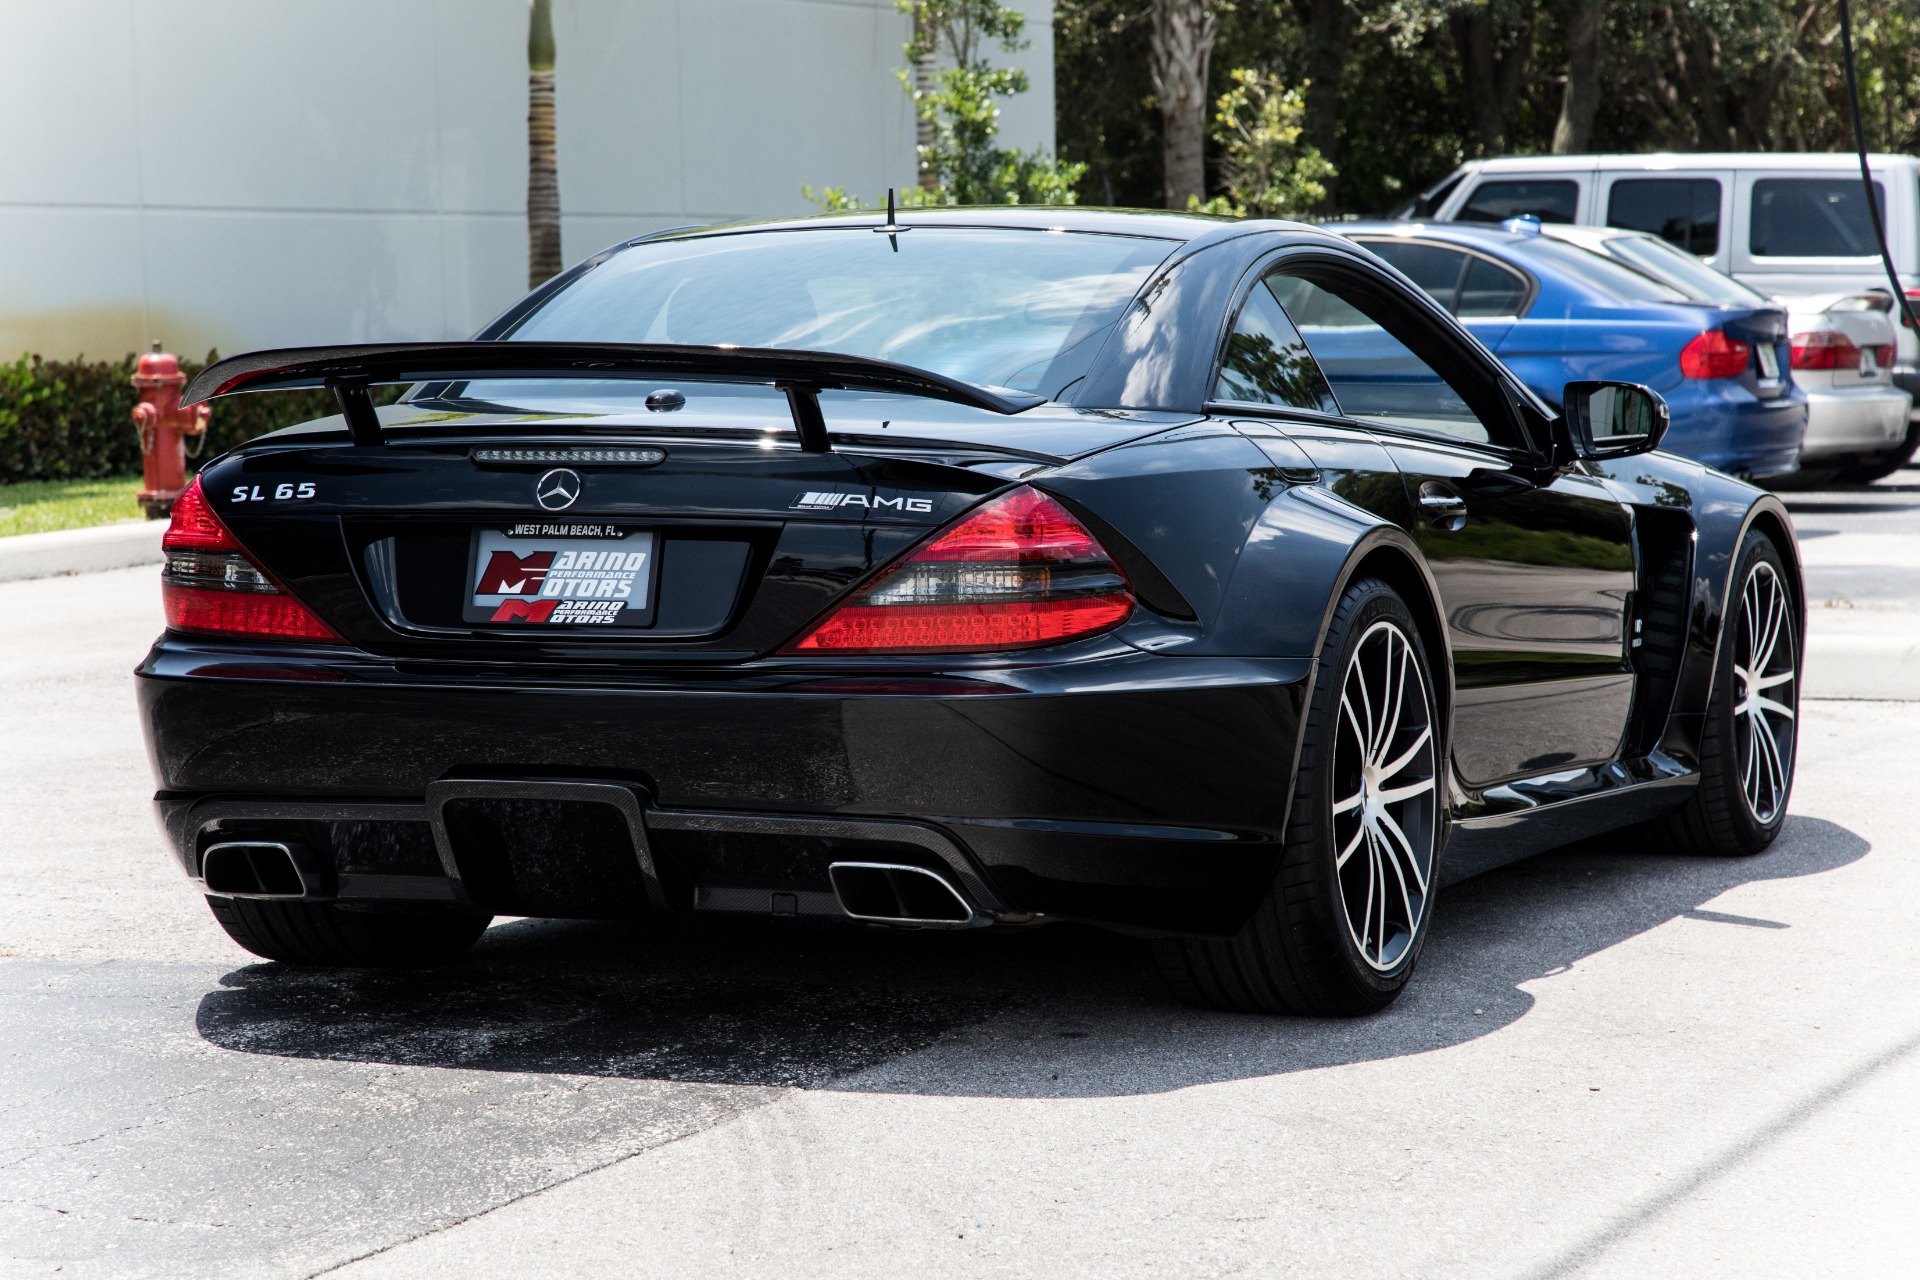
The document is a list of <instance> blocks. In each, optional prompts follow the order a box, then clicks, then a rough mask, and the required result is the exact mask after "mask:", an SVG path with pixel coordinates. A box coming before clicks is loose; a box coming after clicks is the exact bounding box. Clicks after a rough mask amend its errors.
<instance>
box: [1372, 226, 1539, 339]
mask: <svg viewBox="0 0 1920 1280" xmlns="http://www.w3.org/2000/svg"><path fill="white" fill-rule="evenodd" d="M1360 243H1362V244H1364V245H1366V246H1367V248H1369V249H1371V250H1373V251H1374V252H1375V253H1377V254H1379V255H1380V256H1381V257H1383V258H1385V259H1386V260H1387V261H1388V262H1391V263H1392V264H1393V265H1394V266H1396V267H1398V268H1400V270H1401V272H1402V273H1403V274H1405V275H1406V277H1407V278H1408V279H1410V280H1412V281H1413V282H1414V283H1415V284H1417V285H1419V286H1420V287H1421V288H1422V289H1424V290H1426V293H1427V296H1428V297H1430V298H1432V299H1433V300H1434V301H1435V302H1437V303H1439V304H1440V305H1441V306H1443V307H1445V308H1446V309H1447V310H1449V311H1451V312H1453V314H1455V315H1457V316H1460V317H1461V318H1463V319H1468V320H1475V319H1485V318H1487V317H1490V316H1514V315H1519V314H1520V308H1521V307H1523V306H1525V305H1526V301H1527V294H1528V293H1529V292H1530V290H1529V288H1528V285H1527V278H1526V277H1525V276H1523V275H1521V274H1520V273H1519V272H1518V271H1515V270H1513V269H1512V268H1510V267H1503V266H1501V265H1500V264H1499V263H1497V262H1490V261H1488V260H1487V259H1485V258H1482V257H1480V256H1478V255H1477V254H1471V253H1465V252H1463V251H1461V250H1459V249H1449V248H1446V247H1445V246H1443V245H1437V244H1426V243H1422V242H1421V241H1418V240H1363V241H1361V242H1360Z"/></svg>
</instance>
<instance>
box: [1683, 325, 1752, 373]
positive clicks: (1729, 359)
mask: <svg viewBox="0 0 1920 1280" xmlns="http://www.w3.org/2000/svg"><path fill="white" fill-rule="evenodd" d="M1752 359H1753V348H1752V347H1751V346H1749V345H1748V344H1747V343H1744V342H1742V341H1740V340H1739V339H1738V338H1729V337H1728V336H1727V335H1726V334H1724V333H1722V332H1721V331H1720V330H1718V329H1708V330H1707V331H1706V332H1704V333H1702V334H1700V335H1699V336H1698V337H1696V338H1694V340H1693V341H1692V342H1689V343H1688V344H1687V345H1686V346H1685V347H1683V348H1681V351H1680V376H1681V377H1683V378H1737V377H1739V376H1740V375H1741V374H1743V373H1745V372H1746V371H1747V365H1748V363H1749V362H1750V361H1751V360H1752Z"/></svg>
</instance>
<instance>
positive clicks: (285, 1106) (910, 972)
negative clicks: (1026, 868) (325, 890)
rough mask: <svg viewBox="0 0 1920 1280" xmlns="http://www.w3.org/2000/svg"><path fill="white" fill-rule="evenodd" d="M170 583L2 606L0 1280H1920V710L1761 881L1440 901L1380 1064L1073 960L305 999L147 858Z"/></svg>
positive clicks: (723, 957)
mask: <svg viewBox="0 0 1920 1280" xmlns="http://www.w3.org/2000/svg"><path fill="white" fill-rule="evenodd" d="M1809 518H1816V517H1809ZM1818 518H1828V517H1818ZM1830 518H1832V519H1833V520H1835V521H1837V522H1840V523H1841V524H1844V522H1845V521H1846V520H1847V519H1849V518H1850V517H1847V516H1846V515H1845V514H1844V513H1834V514H1831V517H1830ZM1847 532H1849V530H1848V529H1847V528H1844V527H1842V528H1839V529H1837V530H1836V532H1834V533H1833V534H1831V535H1825V536H1829V537H1835V538H1837V537H1841V536H1844V535H1845V534H1846V533H1847ZM1816 540H1817V539H1814V538H1810V539H1809V542H1810V543H1811V542H1813V541H1816ZM1835 545H1836V546H1840V547H1843V548H1844V547H1845V546H1847V544H1845V543H1836V544H1835ZM1827 567H1829V568H1843V567H1845V566H1844V565H1835V566H1827ZM1883 568H1884V566H1883ZM1896 568H1897V566H1896ZM1809 572H1810V578H1811V577H1814V576H1815V575H1816V573H1817V572H1818V571H1817V570H1815V569H1812V568H1810V571H1809ZM152 576H153V570H152V569H151V568H143V569H135V570H128V571H122V572H114V573H101V574H94V575H90V576H86V577H79V578H64V579H47V580H41V581H32V582H16V583H10V584H7V585H4V586H0V651H4V652H5V653H7V654H8V656H9V659H10V661H9V662H8V663H7V665H6V666H5V668H4V669H0V706H4V707H5V708H6V723H5V732H3V733H0V808H3V810H4V812H6V813H7V814H8V815H9V818H10V823H9V829H8V838H7V841H6V843H5V845H4V846H0V847H3V848H4V850H5V852H4V854H0V953H4V954H0V992H4V994H3V995H0V1079H3V1080H5V1081H6V1082H7V1084H6V1086H5V1088H4V1089H3V1090H0V1274H4V1275H9V1276H10V1275H15V1274H20V1275H37V1274H52V1273H54V1271H55V1269H56V1268H61V1269H60V1270H59V1274H60V1275H62V1276H72V1275H83V1276H84V1275H103V1276H139V1275H156V1276H159V1275H165V1276H172V1275H184V1274H191V1275H196V1276H202V1275H205V1276H229V1275H231V1276H255V1275H258V1276H299V1275H313V1274H320V1273H333V1274H344V1275H350V1276H378V1275H402V1274H404V1275H407V1276H410V1277H412V1276H427V1277H431V1276H441V1275H455V1274H458V1275H461V1276H463V1277H465V1276H470V1275H475V1274H484V1275H542V1276H551V1275H579V1274H600V1273H617V1274H621V1275H662V1276H668V1275H672V1276H679V1275H685V1274H690V1273H695V1272H701V1273H717V1274H726V1275H749V1276H751V1275H782V1276H786V1275H796V1274H797V1275H825V1274H832V1275H886V1276H892V1275H898V1274H900V1273H901V1272H903V1271H906V1270H908V1269H909V1268H912V1269H917V1270H920V1271H923V1272H928V1273H931V1274H957V1273H963V1272H964V1273H967V1274H982V1275H1029V1274H1036V1273H1046V1274H1048V1275H1060V1274H1092V1275H1133V1274H1149V1273H1158V1274H1176V1275H1214V1274H1234V1273H1242V1274H1255V1275H1280V1276H1288V1275H1300V1276H1325V1275H1331V1274H1353V1273H1361V1272H1364V1273H1366V1274H1368V1275H1380V1276H1413V1275H1441V1276H1451V1275H1458V1276H1473V1277H1484V1276H1499V1277H1508V1276H1511V1277H1547V1276H1571V1275H1605V1276H1615V1275H1619V1276H1627V1275H1633V1276H1640V1275H1648V1274H1679V1273H1699V1274H1707V1275H1718V1274H1739V1275H1742V1276H1795V1277H1799V1276H1805V1275H1810V1274H1857V1273H1862V1272H1866V1271H1869V1270H1873V1271H1878V1272H1880V1273H1883V1274H1901V1273H1904V1272H1908V1271H1916V1270H1920V1227H1916V1224H1920V1190H1916V1189H1920V1141H1916V1140H1915V1139H1916V1138H1920V1107H1917V1106H1916V1104H1915V1103H1914V1101H1913V1099H1914V1098H1915V1097H1916V1096H1920V1093H1917V1092H1916V1086H1920V1002H1916V1001H1915V1000H1914V999H1913V998H1912V996H1911V994H1910V993H1909V992H1908V990H1907V984H1906V979H1907V976H1908V974H1910V973H1911V972H1912V971H1913V969H1914V966H1915V962H1916V961H1920V939H1917V938H1916V934H1915V931H1914V930H1913V929H1912V927H1911V925H1910V923H1909V920H1910V917H1911V915H1912V914H1913V913H1912V907H1911V904H1912V903H1914V902H1915V901H1917V900H1920V859H1917V858H1916V856H1915V855H1916V852H1920V842H1917V838H1916V837H1915V835H1914V834H1913V824H1912V821H1911V818H1910V815H1909V814H1908V813H1907V796H1908V795H1909V793H1910V792H1911V790H1912V788H1911V786H1910V785H1909V784H1908V783H1907V782H1906V779H1909V778H1911V777H1912V776H1914V773H1915V771H1916V768H1917V767H1920V706H1915V705H1912V704H1900V703H1893V702H1868V701H1856V702H1819V701H1816V702H1810V703H1808V704H1807V705H1806V708H1805V711H1804V715H1803V723H1804V726H1805V734H1806V736H1805V739H1804V746H1803V757H1802V767H1801V773H1800V782H1799V787H1798V789H1797V792H1796V797H1795V803H1794V816H1793V818H1792V819H1791V820H1790V825H1789V828H1788V831H1787V832H1786V834H1785V835H1784V836H1783V837H1782V839H1781V840H1780V842H1779V843H1778V844H1777V845H1776V846H1775V848H1774V849H1773V850H1771V851H1770V852H1769V853H1767V854H1766V855H1764V856H1762V857H1760V858H1756V859H1751V860H1738V861H1720V860H1701V859H1688V858H1677V857H1673V856H1670V855H1667V854H1664V853H1661V852H1659V851H1656V850H1649V849H1642V848H1635V847H1631V846H1629V845H1626V844H1624V843H1622V842H1621V841H1619V840H1613V841H1605V840H1603V841H1599V842H1595V843H1594V844H1593V845H1592V846H1590V847H1585V848H1581V849H1577V850H1571V851H1563V852H1560V853H1555V854H1551V855H1547V856H1545V857H1542V858H1538V859H1534V860H1532V861H1530V862H1528V863H1525V864H1522V865H1520V866H1518V867H1514V868H1510V869H1507V870H1505V871H1501V872H1498V873H1495V874H1493V875H1489V876H1485V877H1481V878H1479V879H1477V880H1474V881H1469V882H1467V883H1465V884H1462V885H1459V886H1456V887H1454V888H1452V889H1449V890H1448V891H1447V893H1446V895H1445V897H1444V899H1443V900H1442V902H1441V904H1440V906H1439V914H1438V917H1437V921H1436V929H1435V934H1434V937H1433V940H1432V943H1431V944H1430V947H1429V949H1428V952H1427V954H1426V956H1425V959H1424V961H1423V967H1422V971H1421V973H1420V974H1419V975H1418V977H1417V979H1416V981H1415V983H1414V985H1413V987H1412V988H1411V989H1410V991H1409V992H1408V994H1407V996H1406V998H1404V999H1403V1000H1402V1001H1401V1002H1400V1003H1398V1004H1397V1005H1395V1006H1394V1007H1393V1009H1391V1010H1390V1011H1388V1012H1387V1013H1386V1014H1384V1015H1382V1016H1380V1017H1376V1018H1372V1019H1367V1020H1364V1021H1358V1022H1340V1023H1327V1022H1314V1021H1306V1020H1291V1019H1259V1018H1242V1017H1232V1016H1226V1015H1217V1014H1208V1013H1202V1012H1197V1011H1194V1010H1190V1009H1186V1008H1183V1007H1181V1006H1179V1005H1176V1004H1174V1003H1172V1002H1171V1001H1169V1000H1168V999H1167V998H1166V997H1165V996H1164V995H1163V994H1162V993H1161V990H1160V988H1159V985H1158V982H1157V979H1156V978H1155V976H1154V974H1153V972H1152V969H1151V965H1150V963H1149V958H1148V956H1147V954H1146V952H1145V950H1144V948H1143V947H1142V946H1141V945H1140V944H1138V943H1136V942H1133V941H1131V940H1128V939H1124V938H1117V937H1111V936H1107V935H1101V934H1096V933H1093V932H1090V931H1085V930H1078V929H1073V928H1069V927H1055V928H1049V929H1041V930H1035V931H1030V932H1025V933H1018V932H1014V933H1006V934H999V933H990V934H986V935H928V936H914V935H891V936H882V937H873V938H868V937H846V938H842V937H816V936H812V935H808V934H799V933H780V932H774V931H756V930H740V931H735V930H727V929H719V928H692V927H682V926H672V927H668V926H659V925H651V926H644V927H643V926H630V925H615V924H593V925H588V924H548V923H537V922H501V923H499V924H496V926H495V927H494V928H493V929H491V930H489V932H488V935H487V937H486V938H485V939H484V940H483V942H482V943H481V945H480V947H479V948H477V949H476V951H475V953H474V956H473V958H472V959H471V960H470V961H469V962H467V963H465V964H463V965H460V966H455V967H453V968H450V969H447V970H443V971H439V972H435V973H431V974H424V975H368V974H359V975H351V974H350V975H324V974H320V975H316V974H303V973H297V972H292V971H283V970H281V969H279V968H278V967H276V966H270V965H261V964H256V963H253V962H252V958H251V957H249V956H247V955H246V954H245V953H244V952H241V951H240V950H239V949H238V948H236V947H234V946H233V945H232V944H231V943H229V942H228V941H227V940H226V939H225V937H224V935H222V934H221V933H220V932H219V931H218V929H217V928H216V927H215V926H214V925H213V923H212V921H211V919H210V918H209V917H208V915H207V913H206V911H205V908H204V906H203V905H202V904H201V903H200V902H199V901H198V900H197V899H195V898H193V897H192V896H191V895H190V894H188V893H187V892H186V891H185V888H184V885H183V884H182V882H181V881H180V879H179V877H178V874H177V872H176V871H175V870H174V869H173V867H172V865H171V862H170V860H169V859H168V857H167V855H166V854H165V852H164V851H163V849H162V847H161V844H160V840H159V837H158V836H157V835H156V834H155V833H154V831H153V829H152V824H151V819H150V817H149V815H148V813H147V809H146V794H147V792H148V791H149V789H150V782H149V780H148V778H147V774H146V768H145V762H144V760H143V759H142V758H141V754H140V748H139V742H138V735H137V724H136V722H135V717H134V714H133V708H132V702H131V691H130V686H131V679H130V677H129V675H128V671H129V668H130V667H131V666H132V664H133V662H134V661H135V660H136V659H137V657H138V655H139V653H140V652H141V651H142V650H143V648H144V646H145V644H146V642H147V641H148V640H149V639H150V638H151V636H152V635H153V634H154V633H155V632H156V631H157V630H158V626H159V619H158V609H157V603H156V601H155V599H154V593H153V589H152ZM1865 580H1866V581H1869V582H1871V581H1874V580H1876V578H1875V576H1874V575H1873V574H1871V573H1870V574H1868V575H1866V578H1865ZM1863 594H1864V593H1863ZM1897 603H1898V600H1897V599H1896V600H1894V601H1892V602H1890V603H1889V607H1885V608H1883V609H1882V610H1881V612H1883V613H1885V614H1886V615H1887V616H1895V615H1897V614H1899V613H1900V610H1898V609H1896V608H1893V607H1890V606H1891V604H1897ZM1872 604H1873V601H1872V600H1871V599H1868V600H1866V601H1865V602H1864V603H1863V602H1855V607H1854V609H1852V610H1850V611H1845V612H1850V613H1852V614H1859V615H1862V616H1864V615H1866V614H1868V613H1871V612H1873V610H1872V608H1871V606H1872ZM1840 611H1842V610H1840V609H1839V608H1838V607H1836V612H1840Z"/></svg>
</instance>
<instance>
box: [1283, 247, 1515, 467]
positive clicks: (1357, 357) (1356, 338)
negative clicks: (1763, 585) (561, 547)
mask: <svg viewBox="0 0 1920 1280" xmlns="http://www.w3.org/2000/svg"><path fill="white" fill-rule="evenodd" d="M1271 284H1272V286H1273V291H1274V294H1275V296H1277V297H1278V298H1279V299H1280V304H1281V305H1282V306H1283V307H1285V308H1286V311H1287V314H1288V315H1289V316H1291V317H1293V319H1294V323H1295V325H1296V326H1297V328H1298V330H1299V333H1300V337H1301V338H1302V339H1303V340H1304V341H1305V342H1306V344H1307V349H1308V350H1309V351H1311V352H1312V353H1313V358H1314V361H1315V363H1317V364H1318V365H1319V366H1320V368H1321V370H1322V371H1324V372H1325V374H1326V378H1327V381H1328V382H1329V383H1331V384H1332V386H1333V394H1334V397H1335V398H1336V399H1338V400H1339V402H1340V408H1341V410H1342V411H1343V412H1344V413H1346V415H1347V416H1348V417H1351V418H1361V419H1365V420H1367V421H1370V422H1377V423H1379V424H1380V425H1382V426H1387V427H1398V428H1400V429H1402V430H1413V431H1424V432H1427V433H1429V434H1433V435H1443V436H1449V437H1451V438H1453V439H1455V440H1472V441H1477V442H1480V443H1485V442H1486V441H1487V440H1488V439H1489V438H1490V437H1489V435H1488V432H1487V428H1486V426H1485V425H1484V424H1483V423H1482V422H1481V421H1480V419H1479V418H1477V417H1475V416H1474V413H1473V410H1471V409H1469V408H1468V407H1467V404H1466V401H1464V400H1462V399H1461V398H1460V395H1459V393H1458V392H1456V391H1455V390H1454V389H1453V388H1452V387H1450V386H1448V385H1447V382H1446V379H1444V378H1442V377H1441V376H1440V375H1439V374H1438V373H1435V372H1434V371H1433V368H1432V367H1431V366H1430V365H1428V364H1427V363H1426V362H1425V361H1423V360H1421V359H1420V357H1418V356H1416V355H1414V354H1413V352H1411V351H1409V350H1407V348H1406V347H1405V346H1404V345H1402V343H1401V342H1400V340H1399V339H1397V338H1395V337H1394V336H1393V335H1392V334H1390V333H1388V332H1387V331H1386V330H1385V329H1383V328H1381V327H1380V326H1379V325H1378V324H1377V323H1375V322H1374V321H1373V320H1371V319H1369V318H1368V317H1367V316H1366V315H1364V314H1363V313H1362V312H1361V311H1360V310H1359V309H1358V308H1356V307H1353V306H1351V305H1349V304H1348V303H1347V302H1346V301H1344V300H1343V299H1341V298H1339V297H1336V296H1335V295H1334V294H1333V293H1331V292H1329V291H1328V290H1326V289H1324V288H1322V287H1321V286H1320V285H1317V284H1314V283H1312V282H1311V281H1307V280H1301V279H1299V278H1297V277H1294V276H1274V277H1272V278H1271Z"/></svg>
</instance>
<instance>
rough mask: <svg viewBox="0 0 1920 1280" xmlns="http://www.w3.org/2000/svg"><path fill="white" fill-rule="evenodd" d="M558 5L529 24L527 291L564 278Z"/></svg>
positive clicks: (540, 9)
mask: <svg viewBox="0 0 1920 1280" xmlns="http://www.w3.org/2000/svg"><path fill="white" fill-rule="evenodd" d="M553 60H554V59H553V3H552V0H531V3H530V7H529V12H528V22H527V287H528V288H529V289H532V288H536V287H538V286H539V285H542V284H545V283H546V282H547V281H548V280H550V279H552V278H553V277H554V276H556V275H558V274H560V173H559V168H560V166H559V162H558V160H557V158H556V153H555V149H554V133H553Z"/></svg>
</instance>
